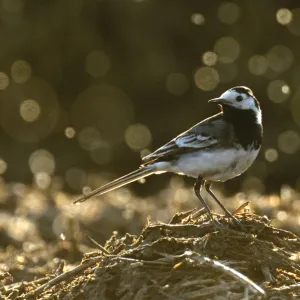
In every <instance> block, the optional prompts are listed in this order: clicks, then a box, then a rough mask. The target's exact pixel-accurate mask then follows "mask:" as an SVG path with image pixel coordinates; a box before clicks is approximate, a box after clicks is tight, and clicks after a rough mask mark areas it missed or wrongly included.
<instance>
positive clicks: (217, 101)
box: [208, 98, 225, 104]
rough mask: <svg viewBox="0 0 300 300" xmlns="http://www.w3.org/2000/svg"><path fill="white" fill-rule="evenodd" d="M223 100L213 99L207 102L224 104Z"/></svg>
mask: <svg viewBox="0 0 300 300" xmlns="http://www.w3.org/2000/svg"><path fill="white" fill-rule="evenodd" d="M224 102H225V100H224V99H222V98H214V99H211V100H209V101H208V103H216V104H224Z"/></svg>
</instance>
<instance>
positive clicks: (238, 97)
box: [235, 95, 243, 102]
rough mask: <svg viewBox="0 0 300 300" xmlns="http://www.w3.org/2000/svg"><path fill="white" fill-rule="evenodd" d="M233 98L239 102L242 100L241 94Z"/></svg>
mask: <svg viewBox="0 0 300 300" xmlns="http://www.w3.org/2000/svg"><path fill="white" fill-rule="evenodd" d="M235 100H236V101H239V102H241V101H242V100H243V96H241V95H239V96H237V97H236V98H235Z"/></svg>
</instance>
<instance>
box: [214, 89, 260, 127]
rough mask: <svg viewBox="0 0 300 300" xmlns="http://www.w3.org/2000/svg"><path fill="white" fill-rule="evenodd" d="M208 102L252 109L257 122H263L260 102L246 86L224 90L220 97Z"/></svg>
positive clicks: (241, 108)
mask: <svg viewBox="0 0 300 300" xmlns="http://www.w3.org/2000/svg"><path fill="white" fill-rule="evenodd" d="M208 102H210V103H217V104H220V105H222V107H223V108H225V107H232V108H235V109H240V110H251V111H253V113H254V115H255V116H256V119H257V123H261V110H260V106H259V102H258V101H257V99H256V98H255V96H254V95H253V92H252V91H251V90H250V89H249V88H247V87H245V86H236V87H233V88H231V89H229V90H227V91H226V92H224V93H223V94H222V95H221V96H220V97H219V98H215V99H211V100H209V101H208Z"/></svg>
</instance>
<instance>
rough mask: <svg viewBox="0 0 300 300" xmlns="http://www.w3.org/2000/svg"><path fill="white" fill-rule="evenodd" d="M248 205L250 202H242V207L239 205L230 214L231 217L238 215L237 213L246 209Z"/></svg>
mask: <svg viewBox="0 0 300 300" xmlns="http://www.w3.org/2000/svg"><path fill="white" fill-rule="evenodd" d="M249 203H250V201H246V202H244V203H243V204H242V205H240V206H239V207H238V208H236V209H235V210H234V211H233V212H232V214H233V215H236V214H238V213H239V212H240V211H242V210H243V209H244V208H245V207H247V206H248V205H249Z"/></svg>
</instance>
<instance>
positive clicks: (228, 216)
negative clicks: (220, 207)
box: [225, 211, 246, 231]
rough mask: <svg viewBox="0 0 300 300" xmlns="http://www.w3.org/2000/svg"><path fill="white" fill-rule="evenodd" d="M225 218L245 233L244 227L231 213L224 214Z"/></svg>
mask: <svg viewBox="0 0 300 300" xmlns="http://www.w3.org/2000/svg"><path fill="white" fill-rule="evenodd" d="M225 217H226V218H228V219H231V220H232V221H233V223H234V224H235V225H237V226H238V227H239V228H241V229H242V230H243V231H246V228H245V226H244V225H243V224H242V222H241V221H240V220H239V219H238V218H237V217H236V216H235V215H233V214H232V213H230V212H229V211H228V212H226V213H225Z"/></svg>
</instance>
